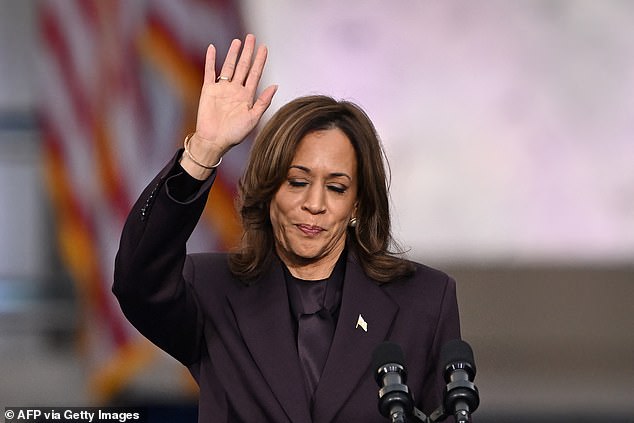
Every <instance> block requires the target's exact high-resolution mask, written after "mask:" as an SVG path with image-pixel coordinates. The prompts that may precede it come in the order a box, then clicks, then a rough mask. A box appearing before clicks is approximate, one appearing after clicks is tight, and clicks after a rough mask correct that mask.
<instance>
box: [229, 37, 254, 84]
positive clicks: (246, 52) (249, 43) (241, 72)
mask: <svg viewBox="0 0 634 423" xmlns="http://www.w3.org/2000/svg"><path fill="white" fill-rule="evenodd" d="M253 50H255V36H254V35H253V34H248V35H247V36H246V37H245V38H244V47H243V48H242V54H240V61H239V62H238V65H237V66H236V71H235V73H234V74H233V80H234V81H236V82H239V83H240V84H243V83H244V80H245V78H246V76H247V73H249V69H250V68H251V59H252V58H253Z"/></svg>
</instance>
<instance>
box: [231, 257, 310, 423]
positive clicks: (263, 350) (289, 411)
mask: <svg viewBox="0 0 634 423" xmlns="http://www.w3.org/2000/svg"><path fill="white" fill-rule="evenodd" d="M271 267H272V269H271V272H268V273H267V274H266V275H265V276H264V277H262V278H261V280H259V281H258V282H257V283H256V284H254V285H251V286H249V287H247V288H245V289H243V290H241V291H240V292H238V293H235V294H233V295H230V296H229V301H230V302H231V305H232V307H233V310H234V313H235V315H236V320H237V323H238V326H239V328H240V332H241V333H242V336H243V338H244V341H245V343H246V345H247V347H248V349H249V351H250V352H251V355H252V356H253V359H254V360H255V362H256V363H257V366H258V368H259V369H260V371H261V372H262V375H263V376H264V378H265V379H266V382H267V383H268V385H269V387H270V388H271V390H272V391H273V394H274V395H275V397H276V398H277V400H278V402H279V403H280V404H281V406H282V408H283V409H284V411H285V412H286V415H287V416H288V417H289V420H291V421H293V422H308V421H310V409H309V405H308V399H307V398H306V395H305V391H304V385H303V384H304V379H303V376H302V372H301V368H300V364H299V360H298V357H297V347H296V345H295V336H294V332H293V328H292V325H291V315H290V311H289V305H288V294H287V291H286V283H285V282H284V274H283V271H282V268H281V265H280V263H279V262H274V263H273V265H272V266H271Z"/></svg>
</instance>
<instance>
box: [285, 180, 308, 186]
mask: <svg viewBox="0 0 634 423" xmlns="http://www.w3.org/2000/svg"><path fill="white" fill-rule="evenodd" d="M288 184H289V185H290V186H292V187H305V186H306V185H308V182H306V181H300V180H297V179H289V180H288Z"/></svg>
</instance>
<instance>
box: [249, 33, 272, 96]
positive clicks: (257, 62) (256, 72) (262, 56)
mask: <svg viewBox="0 0 634 423" xmlns="http://www.w3.org/2000/svg"><path fill="white" fill-rule="evenodd" d="M267 56H268V49H267V48H266V46H265V45H261V46H260V47H259V48H258V51H257V53H256V54H255V59H254V60H253V65H252V66H251V70H250V71H249V76H248V78H247V81H246V83H245V84H244V86H245V87H246V88H248V89H250V90H251V91H253V92H254V93H255V90H256V89H257V87H258V84H259V83H260V78H262V72H263V71H264V65H265V64H266V58H267Z"/></svg>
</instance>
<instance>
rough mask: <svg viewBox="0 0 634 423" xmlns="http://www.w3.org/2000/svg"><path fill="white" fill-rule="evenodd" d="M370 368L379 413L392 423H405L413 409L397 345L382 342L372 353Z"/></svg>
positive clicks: (403, 364) (405, 372) (399, 349)
mask: <svg viewBox="0 0 634 423" xmlns="http://www.w3.org/2000/svg"><path fill="white" fill-rule="evenodd" d="M372 368H373V369H376V370H375V374H374V377H375V379H376V383H377V384H378V385H379V388H380V389H379V411H380V412H381V414H382V415H383V416H384V417H387V418H388V419H391V421H392V423H405V422H406V419H407V416H408V415H410V414H411V413H412V411H413V409H414V403H413V400H412V396H411V394H410V392H409V388H408V387H407V385H406V382H407V370H406V369H405V357H404V355H403V350H401V347H399V346H398V345H397V344H394V343H392V342H384V343H382V344H380V345H379V346H378V347H376V348H375V350H374V352H373V353H372Z"/></svg>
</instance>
